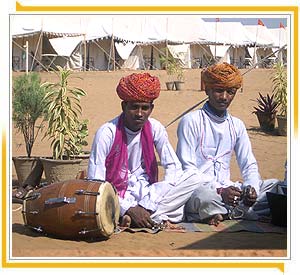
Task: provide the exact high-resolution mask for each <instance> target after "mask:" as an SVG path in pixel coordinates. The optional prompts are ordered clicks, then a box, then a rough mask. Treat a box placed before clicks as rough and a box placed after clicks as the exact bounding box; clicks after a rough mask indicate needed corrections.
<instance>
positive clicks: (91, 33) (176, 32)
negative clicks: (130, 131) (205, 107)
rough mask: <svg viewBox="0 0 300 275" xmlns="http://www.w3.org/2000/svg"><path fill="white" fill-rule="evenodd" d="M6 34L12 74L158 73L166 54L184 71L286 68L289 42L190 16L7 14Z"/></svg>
mask: <svg viewBox="0 0 300 275" xmlns="http://www.w3.org/2000/svg"><path fill="white" fill-rule="evenodd" d="M10 34H11V43H12V47H11V55H12V69H13V70H14V71H25V70H26V71H27V70H28V71H41V70H49V69H53V68H54V69H55V67H56V66H58V65H59V66H61V67H65V68H69V69H73V70H116V69H161V68H162V62H161V57H162V56H165V55H166V54H168V53H170V54H172V55H173V57H174V58H176V59H179V60H180V61H181V64H182V66H183V67H184V68H203V67H205V66H207V65H210V64H213V63H216V62H218V61H222V62H228V63H230V64H233V65H235V66H237V67H239V68H245V67H247V66H252V65H255V64H259V65H257V66H258V67H266V66H270V65H271V64H272V63H273V62H274V61H275V60H279V59H280V61H282V62H283V63H286V58H287V47H286V45H287V44H288V39H289V38H288V31H287V29H286V28H284V27H280V28H276V29H270V28H267V27H266V26H263V25H261V24H258V25H243V24H241V23H240V22H220V21H216V22H205V21H204V20H203V19H202V18H201V16H200V15H191V14H184V15H182V14H174V15H170V14H168V15H163V14H155V15H153V14H151V15H150V14H143V15H142V14H126V15H80V14H78V15H74V14H73V15H67V14H64V15H57V14H56V15H32V14H31V15H11V16H10ZM167 49H168V50H167ZM279 49H280V50H279ZM167 52H168V53H167ZM262 60H263V61H264V62H261V61H262Z"/></svg>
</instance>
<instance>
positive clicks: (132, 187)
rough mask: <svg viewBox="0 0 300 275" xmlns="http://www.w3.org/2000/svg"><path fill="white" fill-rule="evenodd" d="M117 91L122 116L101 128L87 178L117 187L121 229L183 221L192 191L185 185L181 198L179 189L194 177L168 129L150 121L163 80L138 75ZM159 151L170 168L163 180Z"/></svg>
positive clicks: (164, 164) (162, 164) (161, 157)
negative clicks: (185, 170) (185, 169)
mask: <svg viewBox="0 0 300 275" xmlns="http://www.w3.org/2000/svg"><path fill="white" fill-rule="evenodd" d="M116 90H117V94H118V96H119V97H120V99H121V100H122V103H121V105H122V111H123V112H122V113H121V114H120V115H119V116H118V117H116V118H114V119H113V120H111V121H109V122H107V123H105V124H104V125H102V126H101V127H100V128H99V129H98V131H97V133H96V135H95V137H94V141H93V145H92V149H91V154H90V159H89V167H88V179H92V180H95V179H96V180H104V181H108V182H110V183H112V184H113V185H114V186H115V188H116V190H117V192H118V195H119V201H120V208H121V209H120V213H121V217H122V218H123V219H122V224H121V225H122V226H128V225H129V224H131V226H133V227H146V228H151V227H153V225H154V222H155V223H160V222H162V221H171V222H179V221H181V220H182V218H183V207H184V203H185V202H186V201H187V200H188V198H189V196H190V195H191V192H190V193H188V192H187V190H188V187H187V188H186V187H185V186H184V189H183V190H184V191H183V194H180V193H179V192H177V188H179V186H183V183H186V182H187V179H189V178H190V176H189V175H184V176H183V171H182V168H181V164H180V162H179V160H178V158H177V156H176V153H175V151H174V150H173V148H172V146H171V144H170V142H169V140H168V135H167V132H166V130H165V127H164V126H163V125H162V124H161V123H160V122H159V121H157V120H156V119H154V118H150V114H151V113H152V110H153V107H154V104H153V101H154V100H155V99H156V98H157V97H158V96H159V93H160V82H159V79H158V78H157V77H155V76H151V75H150V74H149V73H133V74H131V75H129V76H126V77H123V78H122V79H121V80H120V82H119V84H118V86H117V89H116ZM154 150H156V152H157V155H158V156H159V158H160V163H161V166H162V167H163V168H164V170H165V175H164V179H163V180H162V181H160V182H158V166H157V161H156V157H155V153H154ZM182 176H183V177H182ZM193 182H194V181H193ZM175 187H176V188H175ZM191 188H192V187H190V189H191ZM191 190H192V189H191ZM167 193H168V195H170V196H169V200H168V201H167V198H168V196H167V195H166V194H167Z"/></svg>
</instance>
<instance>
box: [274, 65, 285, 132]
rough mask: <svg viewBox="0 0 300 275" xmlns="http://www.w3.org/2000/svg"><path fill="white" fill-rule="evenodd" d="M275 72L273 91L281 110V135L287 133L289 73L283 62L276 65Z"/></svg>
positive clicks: (278, 116)
mask: <svg viewBox="0 0 300 275" xmlns="http://www.w3.org/2000/svg"><path fill="white" fill-rule="evenodd" d="M274 69H275V72H274V74H273V75H272V78H271V79H272V92H273V94H274V98H275V101H276V102H277V103H278V107H279V112H278V114H277V115H276V118H277V123H278V133H279V135H283V136H286V134H287V130H286V129H287V73H286V68H285V67H284V65H283V63H282V62H278V63H276V64H275V65H274Z"/></svg>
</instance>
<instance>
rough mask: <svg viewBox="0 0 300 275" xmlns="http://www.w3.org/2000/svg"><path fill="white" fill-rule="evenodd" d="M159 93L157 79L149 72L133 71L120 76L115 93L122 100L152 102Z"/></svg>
mask: <svg viewBox="0 0 300 275" xmlns="http://www.w3.org/2000/svg"><path fill="white" fill-rule="evenodd" d="M159 93H160V82H159V79H158V78H157V77H156V76H151V75H150V74H149V73H133V74H131V75H128V76H125V77H122V78H121V80H120V82H119V84H118V86H117V94H118V96H119V97H120V98H121V99H122V100H124V101H142V102H152V101H153V100H154V99H156V98H157V97H158V96H159Z"/></svg>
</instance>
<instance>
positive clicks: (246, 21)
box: [202, 17, 287, 29]
mask: <svg viewBox="0 0 300 275" xmlns="http://www.w3.org/2000/svg"><path fill="white" fill-rule="evenodd" d="M202 19H203V20H204V21H206V22H215V21H216V18H204V17H202ZM219 19H220V22H241V23H242V24H243V25H257V22H258V19H260V20H261V21H262V22H263V23H264V25H265V26H266V27H267V28H270V29H273V28H279V24H280V22H281V23H282V24H283V25H284V26H285V27H286V26H287V19H286V18H283V17H282V18H264V17H261V18H222V17H219Z"/></svg>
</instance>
